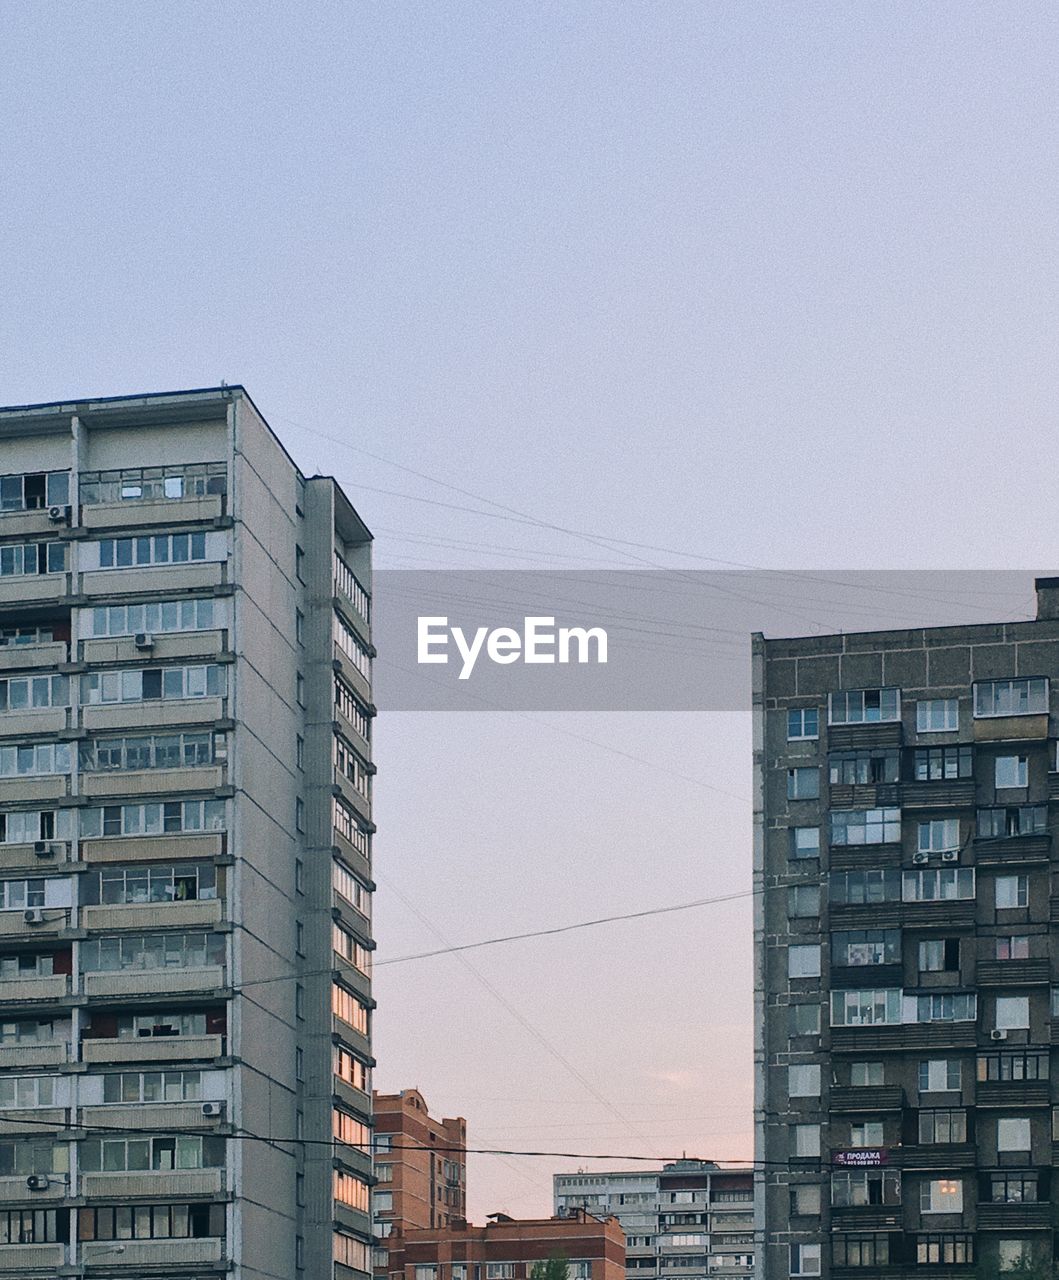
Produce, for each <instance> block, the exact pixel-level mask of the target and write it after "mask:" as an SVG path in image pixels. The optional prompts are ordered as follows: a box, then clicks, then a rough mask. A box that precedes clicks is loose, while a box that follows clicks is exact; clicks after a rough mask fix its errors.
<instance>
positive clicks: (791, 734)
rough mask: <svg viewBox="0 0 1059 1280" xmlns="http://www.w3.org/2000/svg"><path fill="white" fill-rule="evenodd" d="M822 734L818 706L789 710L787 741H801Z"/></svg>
mask: <svg viewBox="0 0 1059 1280" xmlns="http://www.w3.org/2000/svg"><path fill="white" fill-rule="evenodd" d="M819 736H820V713H819V711H818V710H817V708H816V707H804V708H802V709H800V710H790V711H788V712H787V741H788V742H799V741H804V740H806V739H809V738H819Z"/></svg>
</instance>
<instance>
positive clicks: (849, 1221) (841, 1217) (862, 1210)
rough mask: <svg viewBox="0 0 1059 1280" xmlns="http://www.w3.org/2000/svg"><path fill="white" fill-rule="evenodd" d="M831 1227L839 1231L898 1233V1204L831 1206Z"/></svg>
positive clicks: (899, 1209)
mask: <svg viewBox="0 0 1059 1280" xmlns="http://www.w3.org/2000/svg"><path fill="white" fill-rule="evenodd" d="M831 1225H832V1227H834V1228H835V1229H837V1230H839V1231H899V1230H900V1229H901V1206H900V1205H899V1204H853V1205H832V1206H831Z"/></svg>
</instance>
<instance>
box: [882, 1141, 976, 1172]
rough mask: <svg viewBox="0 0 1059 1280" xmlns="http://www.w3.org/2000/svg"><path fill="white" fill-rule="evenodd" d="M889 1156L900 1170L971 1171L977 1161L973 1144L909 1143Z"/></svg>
mask: <svg viewBox="0 0 1059 1280" xmlns="http://www.w3.org/2000/svg"><path fill="white" fill-rule="evenodd" d="M890 1155H891V1157H892V1158H893V1163H894V1164H895V1165H897V1166H898V1168H901V1169H931V1170H933V1169H942V1170H944V1169H972V1168H974V1166H975V1164H976V1162H977V1159H978V1156H977V1151H976V1148H975V1145H974V1143H973V1142H923V1143H909V1144H908V1145H907V1146H903V1147H898V1148H896V1149H895V1150H892V1151H891V1152H890Z"/></svg>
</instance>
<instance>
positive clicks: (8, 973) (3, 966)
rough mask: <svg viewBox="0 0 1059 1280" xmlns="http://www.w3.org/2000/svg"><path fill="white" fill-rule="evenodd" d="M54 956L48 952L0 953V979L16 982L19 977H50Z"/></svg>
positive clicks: (52, 973)
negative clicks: (41, 953)
mask: <svg viewBox="0 0 1059 1280" xmlns="http://www.w3.org/2000/svg"><path fill="white" fill-rule="evenodd" d="M55 960H56V957H55V956H54V955H52V954H51V953H50V952H45V953H44V954H43V955H33V954H31V953H29V952H21V953H20V954H19V955H12V956H5V955H0V980H3V981H5V982H12V981H14V982H17V981H18V980H19V979H20V978H51V977H53V976H54V974H55Z"/></svg>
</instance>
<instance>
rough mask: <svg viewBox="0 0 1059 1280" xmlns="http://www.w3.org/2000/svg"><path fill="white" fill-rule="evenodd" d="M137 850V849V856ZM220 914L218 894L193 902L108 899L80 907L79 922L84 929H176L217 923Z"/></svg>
mask: <svg viewBox="0 0 1059 1280" xmlns="http://www.w3.org/2000/svg"><path fill="white" fill-rule="evenodd" d="M139 852H140V851H139V849H137V850H136V853H137V857H138V856H139ZM222 915H223V909H222V905H221V902H220V900H219V899H217V898H201V899H197V900H195V901H193V902H152V903H131V902H130V903H111V904H107V905H106V906H91V907H82V908H81V923H82V924H83V925H84V927H85V928H86V929H151V930H153V929H176V928H178V927H183V926H195V925H199V926H201V925H216V924H219V923H220V922H221V919H222Z"/></svg>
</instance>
